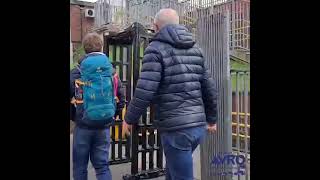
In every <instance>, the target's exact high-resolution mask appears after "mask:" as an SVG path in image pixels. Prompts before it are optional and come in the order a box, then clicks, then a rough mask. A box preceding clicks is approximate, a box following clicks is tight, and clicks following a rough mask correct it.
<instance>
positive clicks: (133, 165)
mask: <svg viewBox="0 0 320 180" xmlns="http://www.w3.org/2000/svg"><path fill="white" fill-rule="evenodd" d="M134 31H135V37H134V41H133V89H136V85H137V81H138V77H139V69H140V68H139V66H140V60H139V47H140V46H139V31H138V26H137V23H134ZM138 146H139V133H138V129H137V125H132V148H131V155H132V161H131V174H132V175H135V174H137V173H138V153H137V152H138Z"/></svg>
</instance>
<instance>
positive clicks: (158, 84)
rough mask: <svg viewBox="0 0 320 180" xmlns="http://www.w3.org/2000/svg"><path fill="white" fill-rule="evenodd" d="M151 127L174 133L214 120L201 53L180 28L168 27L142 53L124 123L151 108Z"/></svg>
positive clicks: (214, 95) (214, 98)
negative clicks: (140, 66) (132, 95)
mask: <svg viewBox="0 0 320 180" xmlns="http://www.w3.org/2000/svg"><path fill="white" fill-rule="evenodd" d="M151 103H152V104H153V105H154V108H155V120H154V125H155V127H157V128H158V129H159V130H160V131H173V130H179V129H185V128H190V127H196V126H204V125H206V124H207V123H210V124H215V123H216V119H217V113H216V112H217V92H216V87H215V83H214V80H213V79H212V77H210V75H209V71H208V69H207V68H206V67H205V60H204V57H203V54H202V51H201V49H200V48H199V47H197V46H196V45H195V42H194V41H193V40H192V34H191V33H190V32H188V30H187V28H185V27H184V26H182V25H167V26H165V27H163V28H162V29H161V30H160V31H159V32H158V33H157V34H156V35H155V37H154V38H153V39H152V42H151V43H150V44H149V46H148V47H147V49H146V50H145V53H144V58H143V62H142V69H141V74H140V77H139V80H138V83H137V86H136V89H135V93H134V97H133V98H132V100H131V102H130V104H129V107H128V110H127V114H126V116H125V120H126V122H127V123H128V124H135V123H138V120H139V118H140V116H141V115H142V113H143V112H145V110H146V108H147V107H148V106H149V105H150V104H151Z"/></svg>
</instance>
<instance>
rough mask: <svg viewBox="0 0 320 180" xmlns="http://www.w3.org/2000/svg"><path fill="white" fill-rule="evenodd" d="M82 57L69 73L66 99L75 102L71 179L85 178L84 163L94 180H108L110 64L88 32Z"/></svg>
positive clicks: (113, 107) (112, 108)
mask: <svg viewBox="0 0 320 180" xmlns="http://www.w3.org/2000/svg"><path fill="white" fill-rule="evenodd" d="M83 47H84V49H85V53H86V55H85V56H84V58H83V59H81V60H80V61H79V64H78V66H77V67H76V68H74V69H73V70H72V71H71V74H70V91H71V92H70V99H72V98H74V99H75V103H74V104H75V109H76V113H75V116H74V120H75V123H76V127H75V129H74V132H73V179H74V180H87V179H88V172H87V167H88V161H89V158H90V161H91V163H92V165H93V167H94V168H95V172H96V177H97V180H111V172H110V169H109V164H108V155H109V146H110V125H111V124H112V122H113V117H114V114H115V111H116V104H115V103H116V102H115V96H114V86H113V77H112V71H113V68H112V65H111V63H110V62H109V59H108V57H107V56H106V55H105V54H103V53H102V52H101V51H102V47H103V43H102V39H101V38H100V37H99V35H98V34H96V33H89V34H87V35H86V36H85V37H84V39H83Z"/></svg>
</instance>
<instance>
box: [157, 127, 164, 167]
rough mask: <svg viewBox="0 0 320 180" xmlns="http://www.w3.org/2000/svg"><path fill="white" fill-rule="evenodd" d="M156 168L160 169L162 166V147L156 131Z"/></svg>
mask: <svg viewBox="0 0 320 180" xmlns="http://www.w3.org/2000/svg"><path fill="white" fill-rule="evenodd" d="M157 147H158V150H157V168H159V169H162V168H163V149H162V143H161V138H160V133H159V131H157Z"/></svg>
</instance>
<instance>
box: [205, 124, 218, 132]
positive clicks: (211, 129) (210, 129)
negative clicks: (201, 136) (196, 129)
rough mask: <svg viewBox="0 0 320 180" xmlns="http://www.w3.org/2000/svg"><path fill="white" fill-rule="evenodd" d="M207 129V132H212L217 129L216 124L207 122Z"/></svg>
mask: <svg viewBox="0 0 320 180" xmlns="http://www.w3.org/2000/svg"><path fill="white" fill-rule="evenodd" d="M207 129H208V131H209V132H211V133H214V132H216V131H217V125H216V124H208V126H207Z"/></svg>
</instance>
